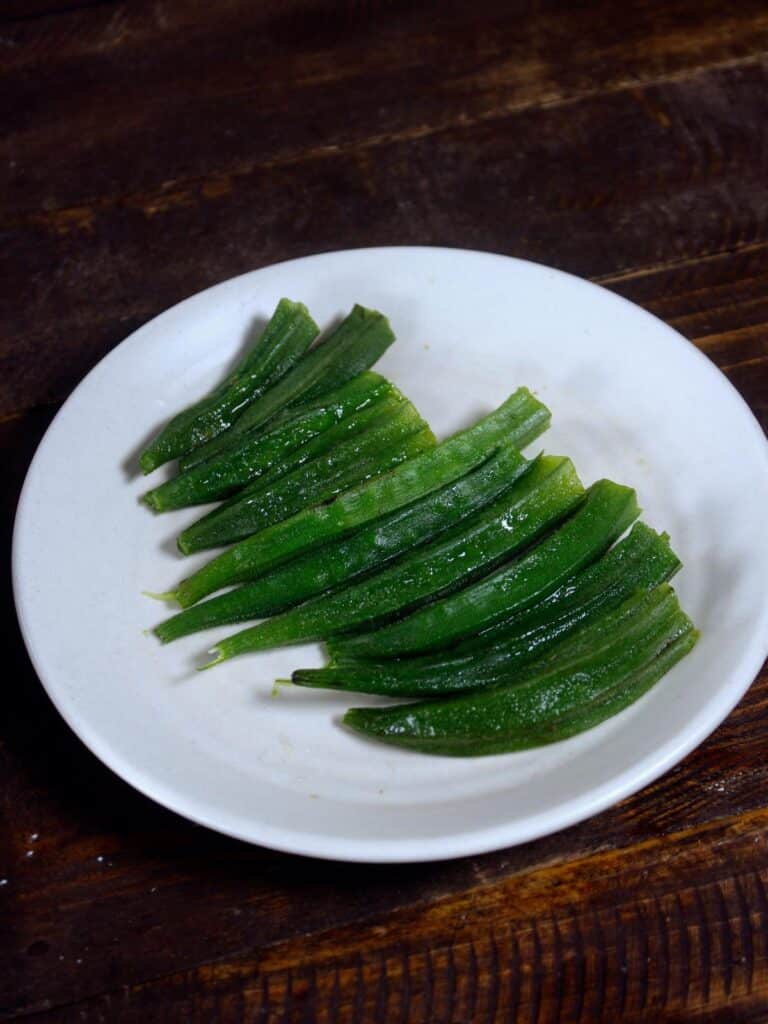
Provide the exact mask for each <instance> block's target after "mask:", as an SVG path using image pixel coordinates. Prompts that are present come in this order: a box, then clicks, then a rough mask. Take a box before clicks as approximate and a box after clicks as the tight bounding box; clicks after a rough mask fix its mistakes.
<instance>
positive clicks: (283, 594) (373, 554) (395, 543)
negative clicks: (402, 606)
mask: <svg viewBox="0 0 768 1024" xmlns="http://www.w3.org/2000/svg"><path fill="white" fill-rule="evenodd" d="M530 465H531V463H529V462H527V461H526V459H525V458H523V456H522V455H521V454H520V452H519V451H518V450H517V448H515V447H513V446H512V445H510V444H504V445H502V446H501V447H500V448H499V449H498V450H495V451H493V452H492V454H491V455H490V456H489V458H488V459H486V461H485V462H484V463H482V464H481V465H480V466H478V467H477V468H476V469H473V470H471V471H470V472H469V473H467V474H466V475H465V476H463V477H460V478H459V479H458V480H454V481H453V482H452V483H450V484H447V485H446V486H445V487H441V488H440V489H439V490H437V491H433V492H432V493H431V494H427V495H425V496H424V497H423V498H420V499H419V500H418V501H415V502H413V504H411V505H407V506H405V507H404V508H399V509H397V510H396V511H394V512H390V513H389V515H387V516H384V517H383V518H381V519H376V520H374V521H373V522H371V523H368V524H366V525H365V526H362V527H360V529H358V530H356V531H355V532H354V533H353V534H351V535H350V536H349V537H343V538H342V539H341V540H337V541H335V542H331V543H330V544H324V545H323V546H321V547H318V548H313V549H312V550H310V551H307V552H306V553H305V554H303V555H300V556H299V557H298V558H296V559H294V560H293V561H291V562H287V563H286V564H285V565H280V566H278V567H277V568H276V569H273V570H272V571H271V572H268V573H267V574H266V575H264V576H262V577H261V578H260V579H259V580H258V581H257V582H256V583H247V584H245V585H243V586H241V587H238V588H237V589H235V590H231V591H229V592H227V593H225V594H219V595H218V596H217V597H212V598H210V600H208V601H202V602H200V603H199V604H196V605H194V606H193V607H191V608H187V609H186V610H185V611H182V612H179V613H178V614H177V615H174V616H172V617H171V618H170V619H167V620H166V621H165V622H163V623H161V624H160V625H159V626H157V627H156V629H155V633H156V634H157V636H158V637H159V638H160V639H161V640H162V641H163V643H168V642H169V641H171V640H176V639H178V638H179V637H182V636H187V635H188V634H189V633H195V632H197V631H198V630H200V629H208V628H210V627H212V626H224V625H230V624H233V623H237V622H247V621H248V620H249V619H260V618H265V617H266V616H268V615H275V614H276V613H278V612H281V611H285V609H286V608H290V607H293V606H294V605H297V604H299V603H300V602H302V601H305V600H307V599H308V598H310V597H315V596H316V595H317V594H322V593H325V592H326V591H330V590H335V589H338V587H340V586H344V585H348V584H349V583H351V582H352V581H354V580H357V579H359V578H360V577H361V576H364V575H366V574H368V573H370V572H372V571H375V570H376V569H379V568H381V567H382V566H384V565H386V564H389V563H390V562H392V561H393V560H394V559H395V558H397V557H398V556H399V555H401V554H403V553H404V552H406V551H409V550H411V549H414V548H417V547H418V546H419V545H420V544H424V543H426V542H429V541H432V540H434V539H436V538H437V537H438V536H440V535H441V534H443V533H445V532H446V531H447V530H449V529H450V528H451V527H453V526H455V525H456V524H457V523H459V522H461V521H462V520H464V519H466V518H467V517H469V516H470V515H471V514H472V513H473V512H476V511H478V510H479V509H481V508H483V507H485V506H486V505H488V504H489V503H490V502H491V501H493V499H494V498H496V497H497V496H498V495H499V494H501V493H502V492H503V491H505V490H507V489H508V488H509V487H510V486H511V485H512V483H513V482H514V481H515V480H516V479H518V477H520V476H522V474H523V473H524V472H526V471H527V470H528V469H529V468H530Z"/></svg>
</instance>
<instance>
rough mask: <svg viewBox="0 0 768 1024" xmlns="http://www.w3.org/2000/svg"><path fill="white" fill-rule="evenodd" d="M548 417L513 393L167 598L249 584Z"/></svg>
mask: <svg viewBox="0 0 768 1024" xmlns="http://www.w3.org/2000/svg"><path fill="white" fill-rule="evenodd" d="M549 420H550V413H549V410H548V409H547V408H546V406H544V405H542V404H541V402H539V401H538V400H537V399H535V398H534V397H533V395H531V393H530V392H529V391H528V389H527V388H519V389H518V390H517V391H516V392H515V393H514V394H513V395H511V396H510V397H509V398H508V399H507V400H506V402H504V403H503V405H501V406H499V408H498V409H496V410H495V411H494V412H492V413H491V414H490V415H489V416H486V417H485V418H484V419H482V420H480V422H479V423H476V424H475V425H474V426H473V427H470V428H469V429H468V430H464V431H461V432H460V433H458V434H454V436H453V437H451V438H449V439H448V440H447V441H443V442H442V444H439V445H438V446H437V447H436V448H434V449H433V450H432V451H430V452H426V453H425V454H424V455H420V456H418V458H415V459H411V460H410V461H409V462H406V463H404V464H403V465H402V466H398V467H397V469H395V470H393V471H392V472H391V473H387V474H385V475H384V476H381V477H377V479H376V480H371V481H369V482H368V483H366V484H363V485H361V486H360V487H356V488H353V489H352V490H350V491H345V492H344V493H343V494H340V495H339V496H338V497H337V498H336V499H335V500H334V501H332V502H331V503H330V504H328V505H321V506H315V507H313V508H311V509H305V510H304V511H303V512H299V513H298V514H297V515H295V516H292V517H291V518H290V519H286V520H285V521H284V522H282V523H276V524H275V525H274V526H270V527H269V528H268V529H266V530H262V531H261V532H260V533H257V534H254V536H253V537H249V538H248V539H247V540H244V541H241V542H240V543H239V544H236V545H235V546H234V547H233V548H231V549H230V550H228V551H225V552H223V553H222V554H221V555H219V556H218V557H217V558H214V559H213V561H211V562H209V563H208V564H207V565H204V566H203V568H202V569H200V570H199V571H198V572H196V573H195V574H194V575H193V576H190V577H189V578H188V579H186V580H183V581H182V582H181V584H180V585H179V587H178V588H177V589H176V591H175V595H174V596H175V597H176V599H177V600H178V602H179V604H180V605H181V606H182V607H183V608H187V607H189V606H190V605H192V604H195V603H196V602H197V601H199V600H200V599H201V598H203V597H207V596H208V594H212V593H213V592H214V591H216V590H220V589H221V588H222V587H227V586H231V585H232V584H236V583H243V582H245V581H247V580H255V579H257V578H258V577H259V576H260V575H263V574H264V573H266V572H267V571H268V570H270V569H273V568H275V566H278V565H281V564H282V563H284V562H287V561H288V560H289V559H291V558H295V557H296V556H297V555H300V554H302V553H303V552H305V551H307V550H309V549H310V548H313V547H316V546H318V545H320V544H325V543H328V542H329V541H333V540H336V539H338V538H340V537H343V536H344V535H345V534H349V533H351V532H352V531H353V530H355V529H356V528H357V527H359V526H362V525H364V524H365V523H370V522H372V521H373V520H375V519H379V518H380V517H381V516H384V515H386V514H387V513H388V512H392V511H394V510H395V509H398V508H402V507H403V506H405V505H409V504H410V503H411V502H413V501H416V500H418V499H419V498H422V497H423V496H424V495H425V494H430V493H431V492H432V491H436V490H437V489H438V488H440V487H444V486H445V485H446V484H449V483H451V482H452V481H454V480H458V479H459V477H462V476H464V475H465V473H467V472H468V471H469V470H470V469H472V468H474V467H476V466H479V465H480V464H481V463H482V462H484V461H485V460H486V459H487V458H488V456H489V455H490V453H491V452H492V450H493V449H494V448H495V447H496V446H498V445H499V444H500V443H502V442H507V443H509V444H514V445H517V446H518V447H523V446H524V445H526V444H528V443H529V442H530V441H532V440H533V439H534V438H536V437H538V435H539V434H540V433H541V432H542V431H543V430H545V429H546V427H547V426H548V425H549Z"/></svg>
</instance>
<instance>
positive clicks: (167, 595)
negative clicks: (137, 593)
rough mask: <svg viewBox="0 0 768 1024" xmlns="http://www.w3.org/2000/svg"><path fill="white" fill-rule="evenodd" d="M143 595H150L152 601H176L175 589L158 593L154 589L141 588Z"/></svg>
mask: <svg viewBox="0 0 768 1024" xmlns="http://www.w3.org/2000/svg"><path fill="white" fill-rule="evenodd" d="M141 593H142V595H143V596H144V597H151V598H152V600H153V601H174V602H178V597H177V596H176V591H175V590H164V591H163V592H162V593H158V592H157V591H155V590H142V592H141Z"/></svg>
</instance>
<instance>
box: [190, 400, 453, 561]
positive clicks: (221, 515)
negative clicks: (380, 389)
mask: <svg viewBox="0 0 768 1024" xmlns="http://www.w3.org/2000/svg"><path fill="white" fill-rule="evenodd" d="M342 428H343V430H342ZM331 433H333V434H334V435H336V436H335V437H334V438H333V439H331V440H329V442H328V443H327V444H326V445H325V447H324V450H323V451H322V452H320V453H319V454H317V455H315V456H314V457H313V458H310V459H307V460H304V461H303V462H301V463H300V464H299V465H297V466H296V467H295V468H294V469H292V470H290V471H289V472H287V473H284V474H281V475H280V476H279V478H278V479H268V480H267V481H263V480H262V479H261V478H257V479H256V480H255V481H254V482H253V483H252V484H250V485H248V486H247V487H246V488H244V489H243V490H242V491H240V492H238V493H237V494H236V495H235V496H234V498H231V499H230V500H229V501H228V502H227V503H226V504H225V505H223V506H221V507H219V508H217V509H214V510H213V511H212V512H209V513H208V515H206V516H204V517H203V518H202V519H199V520H198V521H197V522H196V523H193V524H192V525H191V526H189V527H187V529H186V530H184V532H183V533H182V534H181V535H180V536H179V539H178V546H179V549H180V550H181V551H182V553H183V554H191V553H192V552H195V551H203V550H205V549H207V548H216V547H224V546H225V545H227V544H233V543H235V542H236V541H239V540H242V539H243V538H245V537H250V536H251V535H252V534H254V533H257V532H258V531H259V530H264V529H266V528H267V527H268V526H271V525H272V523H276V522H280V520H282V519H287V518H288V517H289V516H291V515H295V514H296V513H297V512H300V511H301V510H302V509H303V508H307V507H309V506H311V505H315V504H317V503H318V502H320V501H327V500H330V499H331V498H332V497H333V496H334V495H336V494H338V493H340V492H341V491H343V490H347V489H348V488H350V487H354V486H355V485H356V484H360V483H363V482H364V481H366V480H370V479H372V478H373V477H375V476H380V475H381V474H382V473H386V472H388V471H389V470H391V469H394V468H395V466H398V465H399V464H400V463H401V462H404V461H405V460H406V459H407V458H413V457H415V456H416V455H420V454H421V453H422V452H425V451H429V450H430V449H431V448H434V447H435V444H436V442H435V439H434V435H433V434H432V431H431V430H430V429H429V427H428V426H427V424H426V423H425V422H424V420H423V419H422V418H421V416H420V415H419V413H418V412H417V411H416V409H415V408H414V407H413V405H411V403H410V402H408V401H405V400H399V401H398V402H395V401H393V400H388V401H383V402H379V403H377V404H375V405H373V406H371V407H369V408H368V409H364V410H363V411H362V412H361V413H357V414H356V415H354V416H352V417H349V418H348V419H346V420H343V421H342V422H341V423H339V424H337V425H336V426H335V427H332V428H331V429H330V430H328V431H326V432H325V433H324V434H321V435H320V436H319V437H318V438H317V439H316V440H323V438H324V437H326V436H327V435H328V434H331Z"/></svg>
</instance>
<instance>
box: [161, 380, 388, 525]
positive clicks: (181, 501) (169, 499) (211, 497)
mask: <svg viewBox="0 0 768 1024" xmlns="http://www.w3.org/2000/svg"><path fill="white" fill-rule="evenodd" d="M392 397H394V398H395V399H396V400H397V401H400V402H402V401H404V399H403V398H402V396H401V395H400V394H399V392H398V391H397V389H396V388H395V386H394V385H393V384H390V382H389V381H388V380H385V379H384V377H381V376H379V374H377V373H364V374H360V375H359V376H357V377H354V378H353V379H352V380H350V381H348V382H347V383H346V384H345V385H343V386H342V387H340V388H339V389H338V390H336V391H334V392H331V394H329V395H328V396H327V397H326V399H325V400H324V401H323V402H320V403H318V404H317V405H313V406H311V407H309V408H307V409H306V411H304V412H303V413H302V415H301V416H298V417H296V418H295V419H293V420H290V421H289V422H288V423H286V424H285V425H284V426H280V427H277V428H276V429H275V430H271V431H269V432H268V433H253V434H249V435H247V436H246V438H245V440H244V441H243V443H241V444H240V445H239V446H238V447H237V448H233V449H232V450H231V451H230V452H226V453H223V454H222V455H220V456H219V457H218V458H216V459H210V460H208V461H207V462H205V463H202V464H201V465H200V466H196V467H195V468H194V469H190V470H188V471H187V472H186V473H181V474H180V475H179V476H176V477H173V478H172V479H171V480H167V481H166V482H165V483H163V484H161V485H160V486H159V487H155V488H154V489H153V490H151V491H148V492H147V493H146V494H145V495H144V501H145V502H146V503H147V504H148V505H149V506H150V508H152V509H154V510H155V511H156V512H167V511H169V510H171V509H177V508H186V507H187V506H188V505H203V504H205V503H206V502H211V501H216V500H217V499H218V498H225V497H227V496H228V495H230V494H232V493H234V492H236V491H238V490H240V489H241V488H242V487H243V486H244V485H245V484H247V483H248V482H249V481H250V480H253V479H254V478H256V477H260V478H263V476H264V474H265V473H267V472H268V471H270V470H273V471H274V470H276V469H277V467H279V468H280V472H284V471H285V470H286V469H287V468H291V467H292V466H293V465H295V464H296V461H297V460H298V461H301V454H298V455H297V456H295V457H294V458H291V455H292V453H294V452H296V451H297V450H298V449H301V447H302V446H303V445H305V444H307V442H309V441H312V440H313V439H314V438H317V437H318V435H320V434H323V433H324V432H325V431H328V430H329V429H331V428H332V427H333V426H334V425H336V424H337V423H339V422H340V421H341V420H343V419H345V418H347V417H349V416H353V415H354V414H355V413H359V412H360V411H361V410H363V409H366V408H368V407H369V406H370V405H372V404H375V403H376V402H379V401H381V400H382V399H384V398H392ZM286 460H287V461H286ZM274 475H275V474H274V472H273V474H272V476H273V477H274Z"/></svg>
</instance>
